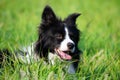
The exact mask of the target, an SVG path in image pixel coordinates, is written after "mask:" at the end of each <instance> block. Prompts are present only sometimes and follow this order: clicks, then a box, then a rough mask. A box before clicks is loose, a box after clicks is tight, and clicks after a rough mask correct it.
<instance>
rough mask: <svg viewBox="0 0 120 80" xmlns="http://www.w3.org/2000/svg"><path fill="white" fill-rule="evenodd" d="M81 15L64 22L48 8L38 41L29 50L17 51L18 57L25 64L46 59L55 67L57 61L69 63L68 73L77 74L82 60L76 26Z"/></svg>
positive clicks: (43, 14)
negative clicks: (32, 60)
mask: <svg viewBox="0 0 120 80" xmlns="http://www.w3.org/2000/svg"><path fill="white" fill-rule="evenodd" d="M78 16H80V14H79V13H73V14H71V15H69V16H68V17H67V18H65V19H64V20H61V19H59V18H58V17H57V16H56V14H55V13H54V11H53V10H52V8H51V7H50V6H48V5H47V6H46V7H45V8H44V10H43V13H42V17H41V24H40V26H39V27H38V39H37V41H36V42H35V43H33V44H32V45H31V46H28V47H27V48H24V47H23V48H22V49H19V51H16V52H15V53H16V55H17V57H18V58H19V59H20V60H22V61H23V62H25V63H30V61H31V59H34V60H36V61H38V60H40V59H41V58H44V60H45V62H47V63H50V64H52V65H54V64H55V63H56V62H55V61H56V59H57V61H61V62H62V61H63V62H64V61H68V62H71V64H70V65H69V66H68V73H75V72H76V70H77V67H78V63H79V60H80V54H81V50H79V49H78V42H79V38H80V31H79V30H78V29H77V26H76V19H77V17H78Z"/></svg>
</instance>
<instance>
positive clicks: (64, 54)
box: [57, 50, 72, 60]
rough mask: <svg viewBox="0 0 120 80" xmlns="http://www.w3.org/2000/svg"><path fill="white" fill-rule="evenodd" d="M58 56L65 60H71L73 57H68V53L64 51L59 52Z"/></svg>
mask: <svg viewBox="0 0 120 80" xmlns="http://www.w3.org/2000/svg"><path fill="white" fill-rule="evenodd" d="M57 52H58V55H59V56H60V57H61V58H62V59H65V60H71V59H72V57H71V56H70V55H68V54H67V53H64V52H63V51H60V50H57Z"/></svg>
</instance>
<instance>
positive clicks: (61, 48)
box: [59, 27, 75, 52]
mask: <svg viewBox="0 0 120 80" xmlns="http://www.w3.org/2000/svg"><path fill="white" fill-rule="evenodd" d="M65 33H66V34H65V39H64V40H63V41H62V42H61V44H60V48H59V49H60V50H62V51H67V50H69V49H68V46H67V44H68V43H69V42H70V43H73V44H75V43H74V42H73V41H72V40H71V39H70V36H69V32H68V29H67V27H65ZM74 50H75V48H73V49H72V50H71V51H72V52H74Z"/></svg>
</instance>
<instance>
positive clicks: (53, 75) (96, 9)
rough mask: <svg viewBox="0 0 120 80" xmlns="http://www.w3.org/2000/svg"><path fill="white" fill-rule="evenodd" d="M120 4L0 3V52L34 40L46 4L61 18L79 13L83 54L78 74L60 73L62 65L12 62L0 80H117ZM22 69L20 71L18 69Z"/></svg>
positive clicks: (102, 0) (92, 0)
mask: <svg viewBox="0 0 120 80" xmlns="http://www.w3.org/2000/svg"><path fill="white" fill-rule="evenodd" d="M119 3H120V1H119V0H110V1H108V0H97V1H96V0H88V1H85V0H59V1H58V0H56V1H55V0H35V1H33V0H0V49H3V48H9V49H12V50H14V49H16V48H19V47H21V46H27V45H29V44H31V43H32V42H34V41H36V39H37V27H38V25H39V24H40V20H41V13H42V10H43V8H44V6H45V5H47V4H48V5H50V6H51V7H52V8H53V9H54V11H55V13H56V14H57V15H58V16H61V18H62V19H64V18H65V17H66V16H67V15H68V14H70V13H73V12H79V13H81V14H82V15H81V16H80V17H79V18H78V19H77V25H78V28H79V29H80V30H81V32H82V33H81V40H80V42H79V45H78V46H79V48H80V49H82V51H83V55H82V59H81V62H80V64H79V68H80V71H78V72H77V73H76V74H74V75H70V74H63V72H62V70H61V64H56V65H55V66H51V65H45V64H44V63H42V61H40V62H34V63H31V64H21V63H18V62H17V61H15V63H14V66H15V67H12V66H11V65H10V64H11V63H9V62H7V64H5V65H6V66H5V67H4V68H1V69H0V80H19V79H20V78H21V77H20V72H21V74H22V78H21V79H22V80H28V79H30V80H33V79H35V80H37V79H38V80H54V79H56V80H62V79H64V80H73V79H78V80H119V79H120V68H119V67H120V33H119V32H120V23H119V22H120V16H119V13H120V5H119ZM21 69H22V70H21Z"/></svg>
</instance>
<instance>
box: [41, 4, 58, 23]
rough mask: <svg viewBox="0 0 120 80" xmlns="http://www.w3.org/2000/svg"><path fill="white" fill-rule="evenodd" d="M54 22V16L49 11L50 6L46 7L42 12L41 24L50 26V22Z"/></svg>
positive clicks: (51, 11) (50, 10)
mask: <svg viewBox="0 0 120 80" xmlns="http://www.w3.org/2000/svg"><path fill="white" fill-rule="evenodd" d="M55 20H56V15H55V13H54V12H53V10H52V9H51V7H50V6H48V5H47V6H46V7H45V8H44V10H43V13H42V22H43V23H46V24H51V23H52V22H54V21H55Z"/></svg>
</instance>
